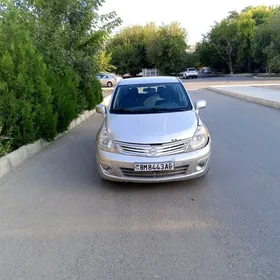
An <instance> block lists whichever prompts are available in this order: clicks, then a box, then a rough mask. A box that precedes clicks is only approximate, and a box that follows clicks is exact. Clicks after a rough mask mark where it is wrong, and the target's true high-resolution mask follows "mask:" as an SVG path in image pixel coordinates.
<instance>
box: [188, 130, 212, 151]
mask: <svg viewBox="0 0 280 280" xmlns="http://www.w3.org/2000/svg"><path fill="white" fill-rule="evenodd" d="M208 138H209V132H208V130H207V128H205V126H198V127H197V129H196V132H195V134H194V136H193V138H192V140H191V142H190V144H189V147H188V149H187V152H192V151H195V150H199V149H202V148H204V147H205V146H206V144H207V142H208Z"/></svg>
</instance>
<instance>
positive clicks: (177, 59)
mask: <svg viewBox="0 0 280 280" xmlns="http://www.w3.org/2000/svg"><path fill="white" fill-rule="evenodd" d="M186 37H187V32H186V30H185V29H183V28H182V27H181V26H180V24H179V23H172V24H170V25H162V26H160V27H159V28H158V31H157V33H156V35H155V36H154V38H153V40H152V41H151V42H150V44H149V45H148V53H149V57H148V58H149V61H150V63H151V64H153V65H155V67H156V68H158V69H159V70H160V71H161V72H162V73H163V74H166V75H170V74H171V73H179V72H180V71H182V69H184V67H185V59H186V51H187V42H186Z"/></svg>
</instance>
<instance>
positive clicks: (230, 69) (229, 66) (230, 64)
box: [228, 57, 233, 75]
mask: <svg viewBox="0 0 280 280" xmlns="http://www.w3.org/2000/svg"><path fill="white" fill-rule="evenodd" d="M228 68H229V72H230V75H233V65H232V60H231V57H230V58H229V61H228Z"/></svg>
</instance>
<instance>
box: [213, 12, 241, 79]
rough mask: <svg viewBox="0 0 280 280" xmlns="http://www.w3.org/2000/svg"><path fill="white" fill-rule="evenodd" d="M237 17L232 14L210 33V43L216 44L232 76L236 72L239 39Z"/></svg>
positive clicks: (216, 25) (217, 24)
mask: <svg viewBox="0 0 280 280" xmlns="http://www.w3.org/2000/svg"><path fill="white" fill-rule="evenodd" d="M236 18H237V15H236V14H235V13H231V15H230V16H228V17H227V18H226V19H223V20H222V21H221V22H220V23H216V24H215V26H214V27H213V29H212V30H211V31H210V34H209V37H210V42H211V43H213V44H214V46H215V48H216V50H217V52H218V54H219V56H220V57H221V59H223V60H224V61H225V62H226V64H227V66H228V69H229V72H230V74H233V72H234V64H235V59H236V53H237V48H238V38H237V20H236Z"/></svg>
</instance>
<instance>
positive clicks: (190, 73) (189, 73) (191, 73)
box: [183, 68, 198, 79]
mask: <svg viewBox="0 0 280 280" xmlns="http://www.w3.org/2000/svg"><path fill="white" fill-rule="evenodd" d="M197 75H198V74H197V70H196V69H195V68H187V69H186V70H185V71H184V73H183V79H189V78H192V79H197Z"/></svg>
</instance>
